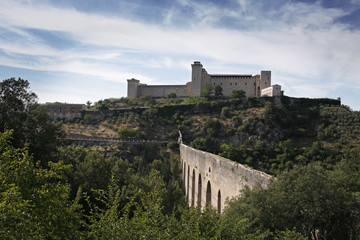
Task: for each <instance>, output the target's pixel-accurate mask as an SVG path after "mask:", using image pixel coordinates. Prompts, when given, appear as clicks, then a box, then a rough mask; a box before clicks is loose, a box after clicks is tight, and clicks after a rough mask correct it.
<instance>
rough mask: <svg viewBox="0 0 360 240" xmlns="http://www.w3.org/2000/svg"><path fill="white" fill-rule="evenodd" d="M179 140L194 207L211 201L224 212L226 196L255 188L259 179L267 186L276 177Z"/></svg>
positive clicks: (183, 166)
mask: <svg viewBox="0 0 360 240" xmlns="http://www.w3.org/2000/svg"><path fill="white" fill-rule="evenodd" d="M179 143H180V155H181V165H182V169H183V175H182V178H183V182H184V189H185V195H186V200H187V202H188V204H189V206H191V207H195V206H201V207H204V206H205V205H206V204H211V205H212V206H213V207H214V208H215V209H217V212H218V213H221V212H222V211H223V210H224V207H225V204H226V200H227V199H231V198H232V197H235V196H238V195H239V194H240V191H241V190H242V189H243V188H244V187H245V186H248V187H250V188H253V187H254V186H255V185H256V184H257V183H258V182H260V183H261V185H262V186H263V187H267V185H268V184H269V182H270V180H271V179H272V178H273V177H272V176H270V175H268V174H266V173H263V172H261V171H257V170H253V169H250V168H247V167H244V166H243V165H241V164H239V163H236V162H233V161H231V160H229V159H226V158H223V157H220V156H217V155H215V154H211V153H208V152H204V151H199V150H196V149H194V148H191V147H189V146H186V145H185V144H183V143H182V141H181V137H180V140H179Z"/></svg>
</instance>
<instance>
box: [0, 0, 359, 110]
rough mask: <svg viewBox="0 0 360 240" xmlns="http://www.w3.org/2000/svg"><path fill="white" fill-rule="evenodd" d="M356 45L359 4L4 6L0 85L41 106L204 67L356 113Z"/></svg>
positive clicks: (122, 93) (81, 0)
mask: <svg viewBox="0 0 360 240" xmlns="http://www.w3.org/2000/svg"><path fill="white" fill-rule="evenodd" d="M359 43H360V0H323V1H315V0H302V1H300V0H297V1H291V0H272V1H268V0H221V1H220V0H192V1H190V0H126V1H125V0H76V1H75V0H0V79H1V80H4V79H7V78H10V77H21V78H24V79H27V80H29V81H30V86H31V90H32V91H34V92H36V93H37V94H38V96H39V101H40V102H54V101H61V102H73V103H85V102H86V101H88V100H90V101H92V102H94V101H98V100H100V99H105V98H111V97H112V98H120V97H126V94H127V81H126V79H129V78H137V79H139V80H141V82H143V83H148V84H185V83H186V82H188V81H190V76H191V63H192V62H194V61H201V62H202V63H203V65H204V67H205V68H206V69H207V71H208V72H209V73H243V74H258V73H260V71H261V70H271V71H272V84H280V85H281V86H282V88H283V90H284V91H285V94H286V95H288V96H294V97H329V98H338V97H340V98H341V99H342V102H343V104H345V105H348V106H350V107H351V108H352V109H354V110H360V101H359V97H360V94H359V92H360V79H359V76H360V47H359V46H360V45H359Z"/></svg>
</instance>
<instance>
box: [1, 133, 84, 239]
mask: <svg viewBox="0 0 360 240" xmlns="http://www.w3.org/2000/svg"><path fill="white" fill-rule="evenodd" d="M11 133H12V131H10V132H8V131H7V132H5V133H0V238H1V239H79V238H80V236H81V233H80V231H79V229H80V226H81V224H82V223H81V220H80V216H81V214H80V212H79V206H78V205H77V204H76V202H71V201H69V192H70V187H69V185H68V184H65V183H64V182H63V181H62V180H63V172H64V171H65V170H66V169H67V168H69V167H70V166H65V165H63V164H62V163H51V164H50V169H49V170H47V169H42V168H40V167H39V166H35V165H34V160H33V159H32V157H31V156H30V155H29V153H28V151H27V150H26V149H17V148H14V147H13V146H12V145H11V144H10V141H11Z"/></svg>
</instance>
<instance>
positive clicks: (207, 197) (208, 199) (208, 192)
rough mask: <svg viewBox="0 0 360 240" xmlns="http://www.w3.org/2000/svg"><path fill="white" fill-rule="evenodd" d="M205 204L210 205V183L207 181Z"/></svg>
mask: <svg viewBox="0 0 360 240" xmlns="http://www.w3.org/2000/svg"><path fill="white" fill-rule="evenodd" d="M206 204H211V184H210V181H208V183H207V187H206Z"/></svg>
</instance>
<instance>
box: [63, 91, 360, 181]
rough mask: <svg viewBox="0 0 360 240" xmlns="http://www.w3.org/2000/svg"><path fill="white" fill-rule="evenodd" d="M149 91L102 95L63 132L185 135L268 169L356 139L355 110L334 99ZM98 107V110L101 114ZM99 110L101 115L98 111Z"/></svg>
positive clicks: (330, 157) (329, 154)
mask: <svg viewBox="0 0 360 240" xmlns="http://www.w3.org/2000/svg"><path fill="white" fill-rule="evenodd" d="M276 101H277V100H276V99H275V98H269V97H268V98H246V97H244V96H241V97H239V98H232V99H229V98H201V97H196V98H191V97H188V98H153V97H151V96H143V97H141V98H137V99H127V98H122V99H106V100H102V101H99V102H97V103H95V104H94V106H92V107H91V108H89V109H87V110H86V111H84V113H83V116H84V117H83V119H82V120H78V121H76V122H68V123H65V124H64V126H65V129H66V132H67V134H69V135H86V136H96V137H122V138H130V139H149V140H159V141H167V142H168V146H169V147H171V148H176V147H177V144H176V141H177V138H178V130H180V131H181V132H182V134H183V140H184V141H185V143H187V144H189V145H190V146H192V147H195V148H197V149H200V150H204V151H208V152H212V153H216V154H218V155H221V156H224V157H226V158H229V159H232V160H234V161H237V162H240V163H242V164H246V165H248V166H250V167H253V168H256V169H258V170H262V171H265V172H268V173H271V174H274V175H276V174H278V173H279V172H280V171H283V170H286V169H291V167H292V166H293V165H294V164H306V163H308V162H312V161H315V160H316V159H317V158H318V157H319V156H318V155H320V154H321V157H322V158H324V159H323V160H322V162H323V164H324V165H326V166H327V167H330V168H331V166H332V165H333V164H335V163H336V162H337V161H339V160H341V154H342V152H343V151H345V150H348V149H351V148H354V147H357V146H358V142H359V138H360V137H359V133H360V113H359V112H355V111H351V110H350V109H349V108H348V107H346V106H342V105H341V103H340V101H339V100H335V99H301V98H300V99H294V98H289V97H285V96H283V97H282V99H281V101H282V102H283V103H282V104H274V103H276ZM100 113H101V114H100ZM98 116H102V118H103V119H99V118H98Z"/></svg>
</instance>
